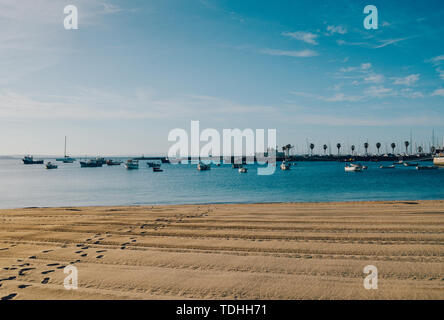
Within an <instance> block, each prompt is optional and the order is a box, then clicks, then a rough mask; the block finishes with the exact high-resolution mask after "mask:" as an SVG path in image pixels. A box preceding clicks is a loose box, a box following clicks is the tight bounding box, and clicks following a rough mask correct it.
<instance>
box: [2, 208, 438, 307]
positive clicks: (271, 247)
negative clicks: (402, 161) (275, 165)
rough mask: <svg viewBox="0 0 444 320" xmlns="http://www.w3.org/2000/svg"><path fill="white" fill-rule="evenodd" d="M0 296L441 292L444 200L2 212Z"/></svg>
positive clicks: (425, 295) (421, 295)
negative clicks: (70, 273)
mask: <svg viewBox="0 0 444 320" xmlns="http://www.w3.org/2000/svg"><path fill="white" fill-rule="evenodd" d="M67 265H74V266H75V267H77V269H78V286H79V288H78V289H77V290H66V289H65V288H64V285H63V281H64V278H65V277H66V276H67V274H65V273H64V272H63V271H64V267H65V266H67ZM366 265H374V266H376V267H377V268H378V273H379V275H378V289H377V290H366V289H365V288H364V286H363V281H364V278H365V276H366V275H365V274H364V273H363V269H364V267H365V266H366ZM0 298H3V299H14V300H15V299H444V201H399V202H394V201H385V202H353V203H284V204H243V205H239V204H223V205H181V206H154V207H153V206H144V207H143V206H136V207H79V208H27V209H14V210H0Z"/></svg>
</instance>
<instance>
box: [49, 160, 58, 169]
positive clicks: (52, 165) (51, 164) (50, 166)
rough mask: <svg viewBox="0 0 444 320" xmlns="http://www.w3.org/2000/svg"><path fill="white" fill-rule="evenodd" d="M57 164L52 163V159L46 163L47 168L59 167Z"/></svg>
mask: <svg viewBox="0 0 444 320" xmlns="http://www.w3.org/2000/svg"><path fill="white" fill-rule="evenodd" d="M57 167H58V166H57V165H56V164H54V163H52V162H51V161H50V162H48V163H46V169H57Z"/></svg>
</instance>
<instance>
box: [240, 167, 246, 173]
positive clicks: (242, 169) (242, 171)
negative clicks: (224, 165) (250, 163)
mask: <svg viewBox="0 0 444 320" xmlns="http://www.w3.org/2000/svg"><path fill="white" fill-rule="evenodd" d="M247 172H248V169H247V168H246V167H240V168H239V173H247Z"/></svg>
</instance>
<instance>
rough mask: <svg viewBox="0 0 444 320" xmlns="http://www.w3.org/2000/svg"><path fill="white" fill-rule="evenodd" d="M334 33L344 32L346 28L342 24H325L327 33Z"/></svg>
mask: <svg viewBox="0 0 444 320" xmlns="http://www.w3.org/2000/svg"><path fill="white" fill-rule="evenodd" d="M335 33H338V34H346V33H347V28H345V27H343V26H334V25H330V26H327V35H333V34H335Z"/></svg>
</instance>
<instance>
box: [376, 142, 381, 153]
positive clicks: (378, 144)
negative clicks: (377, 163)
mask: <svg viewBox="0 0 444 320" xmlns="http://www.w3.org/2000/svg"><path fill="white" fill-rule="evenodd" d="M379 148H381V143H380V142H377V143H376V149H378V155H379Z"/></svg>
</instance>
